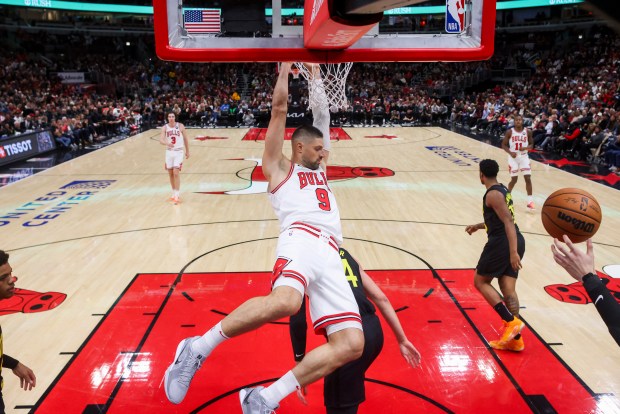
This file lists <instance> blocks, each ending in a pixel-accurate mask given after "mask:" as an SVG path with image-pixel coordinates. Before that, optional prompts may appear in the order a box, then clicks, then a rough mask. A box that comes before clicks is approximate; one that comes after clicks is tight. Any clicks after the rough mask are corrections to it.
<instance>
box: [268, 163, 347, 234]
mask: <svg viewBox="0 0 620 414" xmlns="http://www.w3.org/2000/svg"><path fill="white" fill-rule="evenodd" d="M269 200H270V201H271V205H272V206H273V210H274V211H275V213H276V216H278V220H279V221H280V231H284V230H286V229H287V228H288V227H289V226H290V225H291V224H293V223H295V222H302V223H306V224H309V225H311V226H315V227H318V228H319V229H321V230H324V231H326V232H328V233H329V234H330V235H331V236H333V237H334V238H335V239H336V241H337V243H338V245H340V244H342V226H341V224H340V211H339V210H338V205H337V204H336V197H334V194H333V193H332V191H331V189H330V188H329V186H328V184H327V174H326V173H325V171H324V170H323V168H321V167H319V168H318V169H316V170H311V169H310V168H306V167H303V166H301V165H299V164H295V163H292V165H291V170H290V171H289V174H288V176H287V177H286V179H285V180H284V181H283V182H282V183H280V185H278V186H277V187H276V188H274V189H273V190H272V191H271V193H269Z"/></svg>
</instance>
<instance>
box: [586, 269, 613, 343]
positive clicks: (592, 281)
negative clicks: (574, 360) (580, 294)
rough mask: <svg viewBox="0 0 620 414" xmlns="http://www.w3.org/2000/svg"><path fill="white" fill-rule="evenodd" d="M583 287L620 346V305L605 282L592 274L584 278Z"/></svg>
mask: <svg viewBox="0 0 620 414" xmlns="http://www.w3.org/2000/svg"><path fill="white" fill-rule="evenodd" d="M583 286H584V288H585V289H586V292H588V295H589V296H590V299H592V302H594V306H596V310H597V311H598V313H599V314H600V315H601V318H603V322H605V325H607V328H608V329H609V333H610V334H611V336H612V337H613V338H614V340H615V341H616V342H617V343H618V345H620V303H618V301H617V300H616V298H614V297H613V296H612V294H611V292H609V289H607V286H605V285H604V284H603V281H602V280H601V279H599V278H598V276H596V275H594V274H592V273H589V274H587V275H585V276H584V277H583Z"/></svg>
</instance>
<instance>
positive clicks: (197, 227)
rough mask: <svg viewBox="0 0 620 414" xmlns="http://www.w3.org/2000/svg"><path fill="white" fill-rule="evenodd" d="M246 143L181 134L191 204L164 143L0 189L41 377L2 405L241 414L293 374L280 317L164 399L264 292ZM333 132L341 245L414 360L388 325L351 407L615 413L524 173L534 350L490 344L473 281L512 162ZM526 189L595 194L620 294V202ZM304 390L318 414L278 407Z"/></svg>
mask: <svg viewBox="0 0 620 414" xmlns="http://www.w3.org/2000/svg"><path fill="white" fill-rule="evenodd" d="M247 132H248V130H246V129H225V130H189V131H188V133H189V134H190V138H191V139H190V142H191V158H190V159H189V160H187V161H186V162H185V164H184V166H183V173H182V198H183V203H182V204H180V205H171V204H169V203H167V202H166V198H167V197H168V196H169V183H168V178H167V173H166V172H165V171H164V170H163V155H164V154H163V152H164V151H163V148H162V147H161V146H160V145H159V144H158V142H157V138H158V136H159V131H157V130H153V131H148V132H145V133H142V134H140V135H138V136H135V137H132V138H129V139H126V140H124V141H122V142H118V143H116V144H114V145H111V146H109V147H106V148H102V149H100V150H98V151H96V152H92V153H89V154H87V155H84V156H81V157H79V158H76V159H74V160H71V161H68V162H65V163H63V164H61V165H58V166H56V167H54V168H51V169H47V170H45V171H42V172H40V173H38V174H36V175H34V176H32V177H29V178H26V179H23V180H20V181H19V182H16V183H12V184H11V185H8V186H5V187H2V188H0V195H1V197H0V224H1V225H0V235H1V239H2V245H1V246H0V248H2V249H5V250H7V251H9V252H10V254H11V259H10V262H11V265H12V267H13V268H14V269H15V273H16V275H18V276H19V281H18V282H17V286H18V287H19V288H21V289H23V291H21V292H20V295H19V296H18V297H17V298H15V299H13V300H11V301H5V302H0V304H1V305H2V313H3V314H4V315H5V316H4V317H3V318H2V320H1V321H0V323H1V324H2V328H3V333H4V349H5V351H6V352H7V353H8V354H9V355H12V356H14V357H17V358H18V359H20V360H21V361H23V362H24V363H25V364H26V365H28V366H30V367H31V368H33V369H34V371H35V373H36V374H37V379H38V381H37V387H36V389H35V390H34V391H31V392H24V391H22V390H20V389H19V388H18V385H19V384H18V382H17V381H16V378H15V376H14V375H12V373H11V372H10V371H5V375H4V377H5V387H4V398H5V401H6V403H7V407H8V408H7V412H9V413H24V412H29V411H35V412H40V413H58V412H63V413H82V412H103V411H107V412H118V413H126V412H130V411H131V412H135V413H140V412H161V413H171V412H173V413H174V412H178V413H186V412H198V411H200V412H208V413H211V412H213V413H221V412H238V411H239V410H238V407H237V405H236V404H237V402H236V398H237V397H236V394H235V391H236V390H237V389H238V388H239V387H242V386H246V385H247V384H253V383H263V382H269V381H270V380H272V379H273V378H276V377H278V376H279V375H281V374H282V373H284V372H285V371H286V370H288V369H289V368H290V367H291V366H292V351H291V350H290V345H289V342H288V337H287V335H288V334H287V331H288V330H287V328H286V325H285V324H283V323H275V324H270V325H268V326H265V327H263V328H261V329H260V330H258V331H256V332H253V333H250V334H246V335H244V336H242V337H240V338H235V339H233V340H231V341H229V342H227V343H226V344H225V345H223V346H222V347H221V348H218V350H217V351H216V352H215V353H214V354H213V355H212V357H210V358H209V360H208V362H206V363H205V366H204V367H203V369H202V370H201V371H200V372H199V373H198V374H197V375H196V377H195V379H194V382H193V384H192V387H191V389H190V392H189V394H188V397H187V399H186V401H184V403H183V404H181V405H179V406H173V405H171V404H169V403H168V402H167V400H166V398H165V395H164V392H163V389H162V388H161V379H162V376H163V372H164V370H165V368H166V366H167V365H168V364H169V363H170V362H171V359H172V357H173V355H174V351H175V348H176V344H177V343H178V341H179V340H180V339H182V338H184V337H187V336H191V335H199V334H202V333H203V332H204V331H205V330H206V329H208V328H209V327H210V326H211V325H212V324H213V323H215V322H216V321H217V320H218V319H219V318H221V314H225V313H227V312H229V311H230V310H231V309H233V308H234V307H235V306H237V305H238V304H239V303H240V302H241V301H242V300H244V299H246V298H248V297H251V296H253V295H257V294H265V293H267V292H268V290H269V271H270V269H271V267H272V264H273V259H274V257H273V255H274V250H275V239H276V237H277V235H278V225H277V220H276V219H275V216H274V214H273V212H272V209H271V206H270V205H269V202H268V200H267V197H266V195H265V194H264V190H265V183H264V177H263V176H262V171H261V169H260V166H258V165H257V163H258V162H259V160H260V157H261V154H262V148H263V142H262V141H260V140H257V139H256V135H252V137H253V138H252V140H247V139H246V140H244V139H243V138H244V136H246V133H247ZM333 136H334V137H338V140H337V141H336V142H333V144H332V154H331V163H332V167H331V168H330V170H329V174H328V175H329V177H330V185H331V187H332V189H333V191H334V192H335V193H336V195H337V197H338V204H339V207H340V211H341V216H342V221H343V231H344V236H345V246H346V247H348V248H349V249H350V250H351V252H352V253H353V254H354V255H355V256H356V257H357V258H358V259H360V261H361V262H362V264H363V266H364V267H365V268H366V269H369V270H371V275H373V277H374V278H375V279H376V280H377V281H378V283H379V284H380V286H381V287H382V288H383V289H384V290H385V291H386V293H387V294H388V296H389V297H390V299H391V300H392V302H393V304H394V306H395V308H397V309H399V315H400V317H401V320H402V321H403V324H404V326H405V329H406V331H407V333H408V335H409V337H410V339H411V340H412V341H413V342H414V344H415V345H416V346H417V347H418V348H419V349H420V351H421V352H422V358H423V365H422V367H421V368H418V369H415V370H413V369H408V368H407V367H406V366H405V364H404V362H403V361H402V359H401V357H400V355H399V353H398V347H397V345H396V343H395V340H394V337H393V335H392V334H391V333H390V332H387V329H388V328H387V327H386V325H385V324H384V330H386V343H385V347H384V351H383V353H382V355H381V356H380V357H379V359H378V360H377V361H376V363H375V365H373V367H372V368H371V369H370V370H369V372H368V375H367V378H368V381H367V384H368V386H367V402H366V403H364V404H363V405H362V407H361V409H360V413H376V412H382V413H397V412H398V413H403V412H458V413H474V412H475V413H486V412H496V411H497V410H498V409H500V410H502V409H504V410H507V412H512V413H520V412H545V411H544V410H549V409H553V410H555V411H556V412H560V413H574V412H579V413H581V412H593V413H594V412H600V413H607V412H620V402H619V399H618V396H619V395H620V375H618V373H620V350H619V348H618V346H617V345H616V344H615V342H614V341H613V340H612V339H611V337H610V335H609V333H608V332H607V329H606V327H605V325H604V324H603V322H602V321H601V319H600V317H599V315H598V314H597V312H596V310H595V308H594V306H593V305H592V304H585V303H582V302H585V300H584V298H583V295H581V293H580V292H579V290H578V289H576V286H575V285H573V282H574V280H573V279H571V278H570V277H569V276H568V275H567V274H566V273H565V272H564V271H563V270H562V269H561V268H559V267H558V266H557V265H555V263H554V262H553V259H552V256H551V252H550V247H549V246H550V243H551V239H550V237H549V236H547V235H546V233H545V232H544V229H543V227H542V224H541V222H540V217H539V212H536V213H529V212H527V211H526V208H525V204H526V197H525V190H524V182H523V180H522V178H521V179H520V181H519V182H518V183H517V186H516V187H515V190H514V199H515V207H516V214H517V222H518V224H519V226H520V228H521V230H522V232H523V233H524V235H525V238H526V244H527V245H526V254H525V258H524V262H523V263H524V268H523V270H522V272H521V274H520V278H519V283H518V293H519V297H520V301H521V306H522V313H521V314H522V316H523V318H524V319H525V321H526V322H527V325H528V327H527V328H526V330H525V331H524V338H525V341H526V348H525V350H524V351H523V352H522V353H519V354H512V353H506V352H499V351H498V352H496V351H493V350H491V349H489V348H488V347H487V343H486V340H491V339H495V338H496V336H497V335H498V330H499V325H500V324H499V318H498V317H497V316H496V315H495V314H494V312H493V311H492V310H491V309H490V308H489V307H488V306H487V305H486V304H485V303H484V302H483V300H482V299H481V297H480V295H479V294H478V293H477V292H476V291H475V289H474V288H473V286H472V284H471V279H472V275H473V268H474V266H475V265H476V262H477V260H478V257H479V255H480V252H481V250H482V246H483V245H484V243H485V241H486V236H485V235H484V234H483V233H482V232H477V233H475V234H474V235H472V236H469V235H467V234H466V233H465V231H464V229H465V226H466V225H467V224H472V223H477V222H480V221H481V219H482V217H481V206H480V204H481V200H482V195H483V193H484V187H483V186H482V185H481V184H480V183H479V180H478V172H477V171H478V165H477V161H478V160H479V159H482V158H495V159H497V160H498V162H499V163H500V165H501V166H502V171H501V173H500V177H499V178H500V181H503V182H507V181H508V176H507V173H506V154H505V153H504V152H503V151H501V150H500V149H498V148H496V147H493V146H490V145H487V144H485V143H483V142H480V141H476V140H474V139H470V138H467V137H464V136H462V135H459V134H457V133H454V132H450V131H446V130H444V129H441V128H435V127H428V128H406V129H405V128H394V129H391V128H390V129H388V128H373V129H364V128H355V129H346V128H345V129H344V130H343V131H335V132H334V133H333ZM347 137H349V138H350V139H346V138H347ZM288 145H289V144H288V143H286V144H285V148H287V151H288V148H289V147H288ZM533 183H534V194H535V202H536V204H537V205H538V206H541V205H542V203H543V201H544V200H545V198H546V197H547V195H549V194H550V193H551V192H553V191H555V190H556V189H559V188H562V187H579V188H583V189H585V190H587V191H588V192H590V193H592V194H593V195H594V196H595V197H596V198H597V199H598V201H599V203H600V204H601V205H602V207H603V223H602V226H601V228H600V230H599V232H598V233H597V235H596V236H595V251H596V259H597V269H598V270H599V271H600V272H606V273H607V275H609V277H611V279H610V280H611V282H610V283H612V284H610V285H609V286H615V287H614V289H615V290H616V291H619V290H620V287H619V285H620V283H619V282H618V278H620V259H619V257H620V237H619V236H618V235H617V230H616V229H618V228H620V193H619V192H618V191H617V190H616V189H614V188H611V187H609V186H603V185H601V184H598V183H595V182H592V181H589V180H587V179H585V178H581V177H578V176H576V175H573V174H570V173H567V172H564V171H561V170H559V169H556V168H553V167H551V166H549V165H545V164H541V163H538V162H534V163H533ZM563 285H567V286H563ZM571 285H572V286H571ZM545 288H546V290H545ZM548 292H549V293H548ZM565 292H567V293H566V294H564V293H565ZM65 295H66V296H65ZM580 295H581V296H580ZM556 297H557V298H559V299H556ZM560 299H561V300H560ZM281 322H285V321H281ZM485 338H486V340H485ZM320 341H321V338H315V337H313V338H312V344H313V346H314V345H315V344H318V343H320ZM310 391H311V405H310V406H309V407H302V406H301V405H300V404H299V403H298V402H297V401H296V398H295V397H294V396H291V397H289V398H288V399H286V400H285V401H284V402H283V404H282V408H281V410H280V411H279V412H281V413H293V412H295V413H297V412H307V413H319V412H323V410H322V407H321V397H320V395H321V388H320V384H317V385H314V386H313V387H311V390H310ZM547 412H551V411H547Z"/></svg>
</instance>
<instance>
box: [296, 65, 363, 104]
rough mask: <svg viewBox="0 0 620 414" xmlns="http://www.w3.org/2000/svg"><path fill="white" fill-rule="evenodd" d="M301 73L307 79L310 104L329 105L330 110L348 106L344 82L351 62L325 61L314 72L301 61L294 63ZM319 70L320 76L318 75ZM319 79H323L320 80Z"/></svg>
mask: <svg viewBox="0 0 620 414" xmlns="http://www.w3.org/2000/svg"><path fill="white" fill-rule="evenodd" d="M295 66H296V67H297V68H299V71H300V73H301V75H302V76H303V77H304V78H305V79H306V80H307V81H308V95H309V99H310V104H311V105H317V106H319V107H322V108H324V107H325V106H329V109H330V110H331V111H332V112H337V111H338V110H339V109H346V108H347V107H349V102H347V95H346V89H345V87H346V83H347V76H348V75H349V71H350V70H351V67H352V66H353V62H345V63H327V64H324V65H319V67H320V71H319V70H315V71H314V72H313V71H312V70H311V69H310V68H308V67H306V65H304V64H303V63H299V62H298V63H295ZM319 72H320V77H319V76H318V75H319ZM319 79H322V80H323V81H322V82H320V81H319Z"/></svg>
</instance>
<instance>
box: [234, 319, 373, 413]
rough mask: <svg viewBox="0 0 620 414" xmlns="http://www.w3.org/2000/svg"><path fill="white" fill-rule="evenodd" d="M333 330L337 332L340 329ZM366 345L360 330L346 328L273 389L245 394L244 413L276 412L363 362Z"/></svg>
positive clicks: (241, 394)
mask: <svg viewBox="0 0 620 414" xmlns="http://www.w3.org/2000/svg"><path fill="white" fill-rule="evenodd" d="M341 325H343V324H341ZM332 326H333V327H334V328H337V325H332ZM343 326H344V325H343ZM363 342H364V336H363V334H362V331H361V330H360V329H357V328H351V327H346V328H344V329H341V330H338V331H337V332H332V333H331V334H329V335H328V343H326V344H324V345H321V346H319V347H317V348H315V349H313V350H312V351H310V352H309V353H308V354H307V355H306V356H305V358H304V359H303V360H302V361H301V362H300V363H299V364H298V365H297V366H296V367H295V368H293V369H292V370H291V371H288V372H287V373H286V374H284V375H283V376H282V377H280V378H279V379H278V380H277V381H276V382H274V383H273V384H271V385H270V386H269V387H267V388H263V387H256V388H244V389H243V390H241V391H240V392H239V400H240V402H241V409H242V411H243V413H244V414H245V413H248V414H254V413H267V412H271V410H275V409H276V408H278V406H279V404H280V401H281V400H282V399H284V397H286V396H287V395H289V394H291V393H293V392H294V391H295V390H297V389H299V388H300V387H304V386H306V385H308V384H310V383H312V382H314V381H316V380H318V379H320V378H321V377H323V376H325V375H327V374H329V373H330V372H332V371H334V370H335V369H336V368H338V367H339V366H341V365H342V364H344V363H346V362H349V361H351V360H354V359H355V358H359V356H360V355H361V353H362V349H363Z"/></svg>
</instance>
